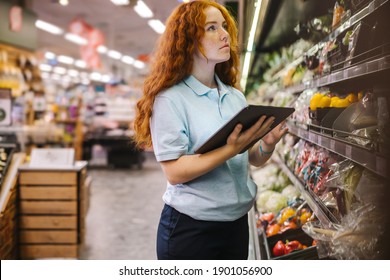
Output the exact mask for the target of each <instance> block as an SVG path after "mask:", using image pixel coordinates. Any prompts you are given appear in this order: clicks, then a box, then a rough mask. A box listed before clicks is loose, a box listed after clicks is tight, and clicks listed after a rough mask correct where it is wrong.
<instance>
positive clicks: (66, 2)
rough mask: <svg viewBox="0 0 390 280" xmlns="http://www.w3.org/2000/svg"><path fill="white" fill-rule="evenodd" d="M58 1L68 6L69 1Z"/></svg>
mask: <svg viewBox="0 0 390 280" xmlns="http://www.w3.org/2000/svg"><path fill="white" fill-rule="evenodd" d="M58 3H60V5H61V6H68V4H69V1H68V0H60V1H58Z"/></svg>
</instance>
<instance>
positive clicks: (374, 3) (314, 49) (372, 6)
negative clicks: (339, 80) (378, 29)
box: [307, 0, 389, 54]
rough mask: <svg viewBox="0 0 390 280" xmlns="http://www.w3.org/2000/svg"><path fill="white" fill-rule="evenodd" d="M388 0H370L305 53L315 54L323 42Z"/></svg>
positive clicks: (333, 37) (334, 36) (331, 38)
mask: <svg viewBox="0 0 390 280" xmlns="http://www.w3.org/2000/svg"><path fill="white" fill-rule="evenodd" d="M388 1H389V0H374V1H371V2H370V3H369V4H368V5H367V6H366V7H364V8H363V9H361V10H360V11H359V12H357V13H356V14H354V15H353V16H351V17H350V18H349V19H347V20H346V21H345V22H344V23H342V24H341V25H340V26H339V27H338V28H337V29H336V30H334V31H333V32H332V33H330V34H329V35H328V36H326V37H325V39H323V40H321V42H319V43H317V44H316V45H314V46H313V47H311V48H310V49H309V50H308V51H307V53H308V54H315V53H316V52H317V51H318V49H320V48H322V47H323V44H325V43H326V42H328V41H330V40H333V39H335V38H336V37H337V36H338V35H340V34H341V33H343V32H344V31H345V30H347V29H348V28H350V27H351V26H353V25H354V24H356V23H358V22H359V21H361V20H362V19H363V18H365V17H366V16H368V15H370V14H372V13H373V12H374V11H376V10H377V9H378V8H380V7H381V6H382V5H384V4H386V3H387V2H388Z"/></svg>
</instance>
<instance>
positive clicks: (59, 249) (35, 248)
mask: <svg viewBox="0 0 390 280" xmlns="http://www.w3.org/2000/svg"><path fill="white" fill-rule="evenodd" d="M20 257H21V258H22V259H47V258H72V259H75V258H77V257H78V245H77V244H75V245H20Z"/></svg>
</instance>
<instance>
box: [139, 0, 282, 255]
mask: <svg viewBox="0 0 390 280" xmlns="http://www.w3.org/2000/svg"><path fill="white" fill-rule="evenodd" d="M155 59H156V60H155V62H154V64H153V67H152V69H151V73H150V75H149V76H148V77H147V79H146V80H145V84H144V94H143V96H142V98H141V99H140V100H139V102H138V103H137V115H136V119H135V131H136V142H137V144H138V145H140V146H145V145H146V146H150V145H151V144H153V149H154V153H155V156H156V158H157V160H158V161H159V162H160V164H161V167H162V169H163V171H164V174H165V176H166V178H167V181H168V182H167V189H166V192H165V194H164V196H163V200H164V202H165V206H164V209H163V210H162V213H161V218H160V224H159V228H158V233H157V255H158V259H247V257H248V240H249V233H248V218H247V212H248V210H250V208H251V207H252V205H253V202H254V198H255V195H256V186H255V184H254V183H253V182H252V181H251V180H250V178H249V175H248V161H249V163H250V164H252V165H255V166H260V165H262V164H263V163H265V162H266V161H267V160H268V159H269V157H270V155H271V154H272V151H273V150H274V147H275V144H276V143H277V142H278V141H279V140H280V138H281V137H282V136H283V134H285V133H286V131H287V129H281V127H280V126H278V127H276V128H275V129H274V130H272V131H271V132H270V133H268V134H267V135H266V136H265V137H263V139H262V140H261V141H259V142H258V143H256V144H255V145H254V146H253V147H251V148H250V149H249V150H248V151H247V152H245V153H242V154H239V152H240V151H241V150H242V149H243V148H244V147H246V146H247V145H249V144H250V143H251V142H252V141H253V140H254V139H258V138H259V136H260V135H263V134H264V133H265V132H267V131H269V129H270V126H271V124H272V122H273V119H272V118H270V119H267V120H265V117H264V116H263V117H261V118H260V119H259V120H258V122H257V123H256V124H255V125H253V126H252V127H251V128H249V129H248V130H245V131H242V126H241V125H240V124H238V125H237V126H236V128H235V129H234V131H233V132H232V133H231V135H230V136H229V137H228V139H227V143H226V145H224V146H223V147H221V148H218V149H215V150H213V151H210V152H207V153H205V154H194V150H195V149H196V148H197V147H199V146H200V145H201V144H202V143H203V142H204V141H205V140H206V139H207V138H208V137H209V136H210V135H212V134H213V133H214V132H215V131H216V130H217V129H218V128H220V127H221V126H222V125H223V124H224V123H225V122H226V121H227V120H229V119H230V118H231V117H232V116H233V115H234V114H236V113H237V112H238V111H239V110H240V109H242V108H243V107H244V106H246V100H245V97H244V95H243V94H242V93H241V92H240V91H239V90H237V89H236V88H234V86H235V85H236V82H237V80H236V76H237V68H238V64H239V59H238V50H237V27H236V25H235V22H234V19H233V18H232V16H231V15H230V14H229V13H228V11H227V10H226V9H225V8H224V7H223V6H221V5H219V4H217V3H215V2H212V1H193V2H189V3H183V4H181V5H180V6H178V7H177V8H176V9H175V10H174V11H173V13H172V15H171V16H170V17H169V19H168V20H167V24H166V30H165V32H164V34H163V35H162V37H161V39H160V42H159V44H158V47H157V51H156V54H155Z"/></svg>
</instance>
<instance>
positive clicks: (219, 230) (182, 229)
mask: <svg viewBox="0 0 390 280" xmlns="http://www.w3.org/2000/svg"><path fill="white" fill-rule="evenodd" d="M248 246H249V228H248V215H247V214H246V215H244V216H243V217H241V218H239V219H238V220H235V221H232V222H214V221H200V220H195V219H193V218H191V217H189V216H187V215H185V214H182V213H180V212H178V211H177V210H176V209H174V208H172V207H171V206H169V205H167V204H165V205H164V208H163V210H162V212H161V218H160V223H159V226H158V231H157V257H158V259H159V260H246V259H247V258H248Z"/></svg>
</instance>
